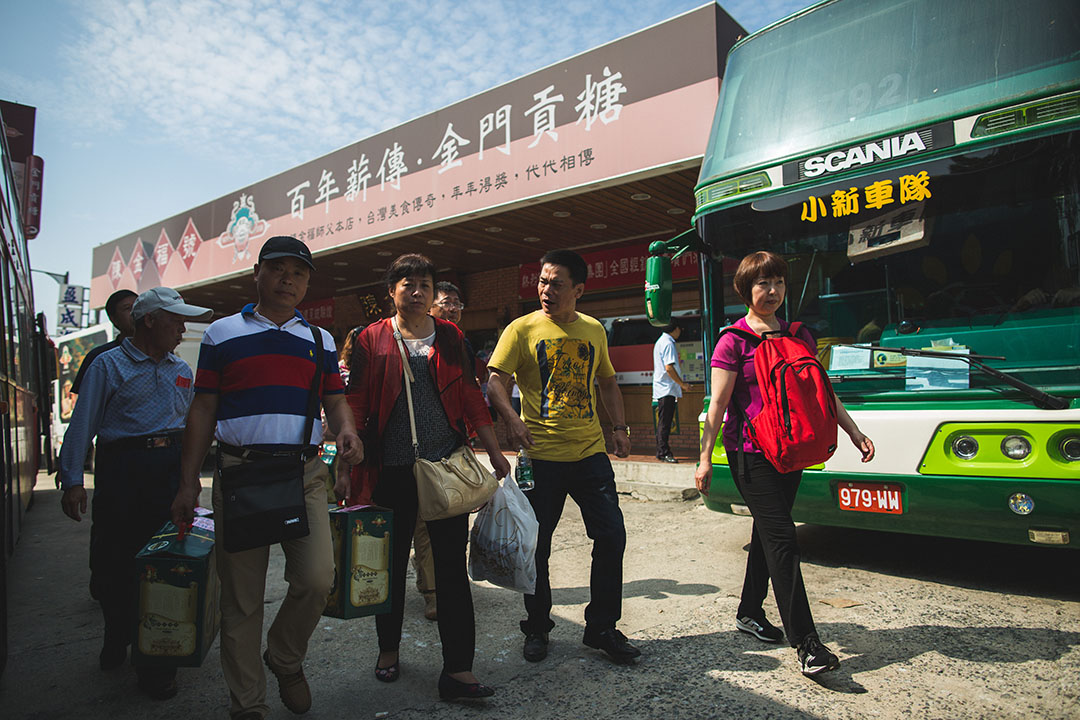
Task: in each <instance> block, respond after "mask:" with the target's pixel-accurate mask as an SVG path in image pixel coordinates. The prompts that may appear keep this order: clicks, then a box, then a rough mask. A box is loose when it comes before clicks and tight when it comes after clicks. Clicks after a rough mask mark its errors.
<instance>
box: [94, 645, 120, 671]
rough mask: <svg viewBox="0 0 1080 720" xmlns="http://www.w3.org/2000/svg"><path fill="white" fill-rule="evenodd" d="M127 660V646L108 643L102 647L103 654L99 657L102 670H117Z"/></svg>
mask: <svg viewBox="0 0 1080 720" xmlns="http://www.w3.org/2000/svg"><path fill="white" fill-rule="evenodd" d="M125 660H127V645H121V644H120V643H111V642H106V643H105V644H104V645H102V646H101V654H100V655H98V664H99V665H100V666H101V669H102V670H115V669H116V668H118V667H120V666H121V665H123V664H124V661H125Z"/></svg>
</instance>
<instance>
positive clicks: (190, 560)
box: [131, 517, 220, 667]
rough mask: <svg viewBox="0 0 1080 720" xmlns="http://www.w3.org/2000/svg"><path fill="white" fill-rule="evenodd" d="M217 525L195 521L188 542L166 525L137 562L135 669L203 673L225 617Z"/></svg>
mask: <svg viewBox="0 0 1080 720" xmlns="http://www.w3.org/2000/svg"><path fill="white" fill-rule="evenodd" d="M215 556H216V553H215V552H214V521H213V519H211V518H209V517H196V518H195V522H194V524H193V526H192V528H191V530H190V531H189V532H188V533H186V534H185V535H184V537H183V539H181V538H180V536H179V531H178V530H177V527H176V526H175V525H173V524H172V523H171V522H170V523H166V524H165V526H164V527H162V528H161V530H159V531H158V532H157V534H155V535H154V537H152V538H150V542H148V543H147V544H146V547H144V548H143V549H142V550H141V551H139V554H138V555H136V556H135V563H136V567H137V568H138V574H139V582H138V588H139V589H138V593H139V599H138V603H139V606H138V607H139V610H138V616H137V625H136V629H135V642H134V643H133V644H132V651H131V660H132V663H134V664H135V665H145V666H169V667H198V666H199V665H201V664H202V661H203V658H204V657H206V653H207V652H208V651H209V650H210V646H211V645H212V644H213V642H214V638H215V637H216V636H217V632H218V623H219V619H220V613H219V608H218V598H219V595H220V593H219V585H218V574H217V563H216V557H215Z"/></svg>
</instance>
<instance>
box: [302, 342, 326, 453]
mask: <svg viewBox="0 0 1080 720" xmlns="http://www.w3.org/2000/svg"><path fill="white" fill-rule="evenodd" d="M309 327H310V328H311V337H312V339H313V340H314V341H315V374H314V375H313V376H312V378H311V390H310V391H309V392H308V408H307V422H306V423H305V424H304V430H303V433H302V434H301V436H300V444H301V445H310V444H311V426H312V425H314V424H315V416H316V415H317V414H318V412H319V387H320V385H321V384H322V371H323V344H322V332H321V331H320V330H319V328H318V327H316V326H315V325H310V326H309Z"/></svg>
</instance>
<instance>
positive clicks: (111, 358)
mask: <svg viewBox="0 0 1080 720" xmlns="http://www.w3.org/2000/svg"><path fill="white" fill-rule="evenodd" d="M213 314H214V312H213V310H210V309H208V308H204V307H198V306H195V305H188V304H187V303H185V302H184V299H183V298H182V297H180V294H179V293H177V292H176V291H175V290H173V289H171V288H166V287H157V288H154V289H153V290H147V291H146V292H144V293H143V294H141V295H139V297H138V298H137V299H136V300H135V304H134V305H133V306H132V309H131V316H132V318H133V319H134V322H135V335H134V336H133V337H130V338H125V339H124V340H123V341H122V342H121V343H120V345H119V346H118V347H115V348H113V349H112V350H109V351H107V352H104V353H102V354H101V355H99V356H98V357H97V358H96V359H95V360H94V363H93V364H92V365H90V366H89V367H88V368H87V371H86V375H85V377H84V378H83V383H82V388H81V392H80V393H79V402H78V403H77V404H76V405H75V411H74V413H73V415H72V417H71V424H70V425H69V426H68V430H67V433H66V435H65V436H64V445H63V449H62V450H61V451H60V485H61V487H62V488H63V491H64V494H63V497H62V498H61V501H60V502H61V505H62V507H63V509H64V513H65V514H67V515H68V516H69V517H71V518H72V519H73V520H76V521H79V520H81V519H82V515H83V514H85V513H86V509H87V497H86V490H85V489H84V488H83V460H84V458H85V457H86V451H87V449H88V448H89V446H90V442H91V441H92V440H93V438H94V437H95V436H96V437H97V439H98V448H97V455H96V462H95V476H94V497H93V526H92V527H91V528H90V586H91V591H92V594H93V596H94V597H95V598H97V599H98V601H99V602H100V603H101V610H102V613H103V614H104V616H105V642H104V644H103V646H102V650H101V655H100V657H99V661H100V665H101V669H102V670H112V669H115V668H117V667H119V666H120V665H122V664H123V663H124V660H125V659H126V657H127V646H128V645H129V644H130V643H131V641H132V632H133V630H134V627H135V614H136V607H135V598H136V595H135V586H136V572H135V555H136V553H138V552H139V550H140V549H141V548H142V547H143V545H144V544H146V542H147V541H148V540H149V539H150V537H151V536H152V535H153V534H154V532H155V531H157V530H158V529H160V528H161V526H162V525H163V524H165V522H166V521H167V520H169V517H170V507H171V505H172V501H173V498H174V497H175V496H176V491H177V488H178V486H179V482H180V440H181V435H182V433H183V428H184V418H185V416H186V415H187V411H188V406H189V405H191V399H192V396H193V394H194V389H193V387H192V372H191V368H190V367H188V365H187V363H185V362H184V361H183V360H181V359H180V358H179V357H177V356H176V355H174V354H173V352H172V351H173V350H174V349H175V348H176V346H177V345H179V344H180V340H181V338H182V337H183V334H184V330H185V327H184V322H185V321H186V320H209V319H210V318H211V316H212V315H213ZM138 675H139V688H140V689H141V690H142V691H143V692H145V693H146V694H148V695H149V696H150V697H152V698H155V699H158V700H166V699H168V698H170V697H172V696H174V695H175V694H176V671H175V669H166V670H162V669H156V668H152V669H148V668H139V669H138Z"/></svg>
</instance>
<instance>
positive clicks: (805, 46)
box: [700, 0, 1080, 183]
mask: <svg viewBox="0 0 1080 720" xmlns="http://www.w3.org/2000/svg"><path fill="white" fill-rule="evenodd" d="M793 20H794V19H793ZM912 48H919V50H918V51H917V52H914V51H913V50H912ZM854 58H859V60H858V61H855V60H853V59H854ZM1078 78H1080V3H1078V2H1075V0H1066V1H1062V0H1029V1H1028V2H1015V0H950V1H949V2H938V1H931V0H865V1H863V2H857V3H843V2H838V3H825V4H823V5H819V6H815V7H814V8H813V9H812V12H808V14H804V15H800V16H797V22H796V21H792V20H789V21H785V22H782V23H779V24H778V25H776V26H774V27H772V28H768V29H766V30H765V31H763V32H761V33H759V34H757V35H754V36H753V37H751V38H749V39H748V40H747V41H745V42H744V43H742V44H741V45H738V46H736V47H735V48H734V49H733V50H732V52H731V54H730V55H729V57H728V62H727V67H726V70H725V72H724V81H723V84H722V87H721V92H720V98H719V101H718V105H717V111H716V115H715V120H714V125H713V128H712V133H711V135H710V141H709V147H708V149H707V150H706V152H705V160H704V163H703V164H702V168H701V175H700V182H701V183H705V182H707V181H709V180H711V179H713V178H716V177H719V176H728V175H732V174H736V173H740V172H744V171H746V170H748V169H750V168H757V167H760V166H761V165H762V164H763V161H764V160H766V159H767V160H768V162H770V163H773V162H776V161H781V160H784V159H788V158H790V157H793V156H795V155H798V154H800V153H804V152H805V151H806V150H807V149H808V148H828V147H832V146H835V145H840V144H845V143H850V142H851V141H852V140H853V139H855V138H862V137H872V136H877V135H882V134H885V133H887V132H889V131H891V130H895V129H899V128H904V127H913V126H917V125H924V124H927V123H928V122H931V121H933V122H936V121H939V120H940V119H942V118H946V117H956V116H959V115H964V114H971V113H975V112H978V111H979V110H981V109H984V108H988V107H992V106H1000V105H1003V104H1006V103H1008V102H1010V101H1011V100H1017V101H1019V100H1020V99H1021V98H1023V97H1028V96H1032V95H1036V94H1043V95H1045V94H1050V93H1053V92H1060V91H1064V90H1066V89H1069V88H1070V87H1075V85H1076V83H1077V79H1078Z"/></svg>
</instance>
